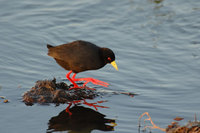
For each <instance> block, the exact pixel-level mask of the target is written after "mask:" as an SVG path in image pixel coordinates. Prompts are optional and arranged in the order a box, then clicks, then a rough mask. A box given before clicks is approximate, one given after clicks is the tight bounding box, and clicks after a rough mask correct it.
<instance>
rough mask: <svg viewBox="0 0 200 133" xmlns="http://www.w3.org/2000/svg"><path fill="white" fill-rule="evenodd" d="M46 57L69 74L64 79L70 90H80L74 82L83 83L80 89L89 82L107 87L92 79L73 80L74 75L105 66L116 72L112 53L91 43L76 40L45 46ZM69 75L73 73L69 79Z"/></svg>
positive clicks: (103, 83) (106, 84)
mask: <svg viewBox="0 0 200 133" xmlns="http://www.w3.org/2000/svg"><path fill="white" fill-rule="evenodd" d="M47 48H48V56H51V57H53V58H54V59H55V61H56V62H57V63H58V64H59V65H60V66H61V67H63V68H64V69H65V70H68V71H69V72H68V73H67V74H66V78H67V79H68V80H69V81H70V82H71V83H72V84H73V87H72V88H70V89H75V88H81V86H78V85H77V83H76V81H85V82H84V84H83V85H82V87H85V86H86V84H87V83H89V82H91V83H93V84H96V85H101V86H104V87H108V85H109V84H108V83H106V82H103V81H100V80H98V79H94V78H91V77H89V78H75V77H76V74H77V73H79V72H83V71H88V70H97V69H100V68H102V67H104V66H105V65H106V64H111V65H112V66H113V67H114V68H115V69H116V70H118V67H117V64H116V62H115V54H114V52H113V51H112V50H111V49H109V48H105V47H99V46H97V45H95V44H93V43H91V42H88V41H83V40H76V41H73V42H70V43H66V44H61V45H58V46H52V45H50V44H47ZM71 73H74V74H73V75H72V76H71V77H70V75H71Z"/></svg>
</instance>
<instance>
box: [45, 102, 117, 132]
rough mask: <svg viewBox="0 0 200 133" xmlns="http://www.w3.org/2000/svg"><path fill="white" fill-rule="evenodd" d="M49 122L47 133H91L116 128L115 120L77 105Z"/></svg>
mask: <svg viewBox="0 0 200 133" xmlns="http://www.w3.org/2000/svg"><path fill="white" fill-rule="evenodd" d="M69 111H70V112H71V113H72V115H69V113H68V112H66V110H63V111H62V112H60V113H59V115H58V116H54V117H52V118H51V119H50V120H49V127H48V129H47V133H51V132H56V131H68V132H69V133H83V132H84V133H90V132H91V131H92V130H101V131H113V130H114V127H115V126H116V123H115V120H113V119H107V118H105V115H104V114H101V113H99V112H97V111H95V110H93V109H90V108H86V107H83V106H78V105H75V106H73V107H72V108H70V109H69Z"/></svg>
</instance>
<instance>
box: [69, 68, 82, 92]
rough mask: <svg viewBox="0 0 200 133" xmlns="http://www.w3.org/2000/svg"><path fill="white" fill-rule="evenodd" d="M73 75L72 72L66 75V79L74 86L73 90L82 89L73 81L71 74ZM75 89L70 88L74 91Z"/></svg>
mask: <svg viewBox="0 0 200 133" xmlns="http://www.w3.org/2000/svg"><path fill="white" fill-rule="evenodd" d="M71 73H72V70H71V71H69V72H68V73H67V74H66V78H67V79H68V80H69V81H70V82H71V83H72V84H73V85H74V87H73V88H80V87H79V86H78V85H77V84H76V83H75V82H74V80H72V79H71V78H70V74H71ZM73 88H70V89H73Z"/></svg>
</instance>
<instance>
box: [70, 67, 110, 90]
mask: <svg viewBox="0 0 200 133" xmlns="http://www.w3.org/2000/svg"><path fill="white" fill-rule="evenodd" d="M71 73H72V70H71V71H69V72H68V73H67V74H66V77H67V79H68V80H69V81H70V82H71V83H72V84H73V85H74V87H72V88H70V90H71V89H81V88H85V87H86V84H87V83H89V82H91V83H93V84H96V85H101V86H104V87H108V85H109V84H108V83H106V82H103V81H100V80H98V79H94V78H77V79H76V78H75V76H76V73H74V75H73V76H72V78H70V74H71ZM75 81H85V83H84V84H83V86H78V85H77V84H76V83H75ZM86 89H91V88H88V87H87V88H86ZM91 90H95V89H91Z"/></svg>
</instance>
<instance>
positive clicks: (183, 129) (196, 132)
mask: <svg viewBox="0 0 200 133" xmlns="http://www.w3.org/2000/svg"><path fill="white" fill-rule="evenodd" d="M145 115H146V116H147V117H148V118H147V119H144V124H145V122H146V121H150V123H151V124H152V126H147V125H145V126H144V129H143V131H145V130H146V129H159V130H161V131H163V132H166V133H200V122H199V121H197V119H196V115H195V119H194V121H189V122H188V123H187V124H186V125H184V126H181V125H179V123H178V121H181V120H183V118H181V117H176V118H174V120H175V121H173V122H171V124H170V125H168V126H167V128H161V127H159V126H157V125H156V124H154V122H153V121H152V119H151V117H150V115H149V113H148V112H145V113H143V114H142V115H141V116H140V117H139V131H140V127H141V119H142V118H143V116H145Z"/></svg>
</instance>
